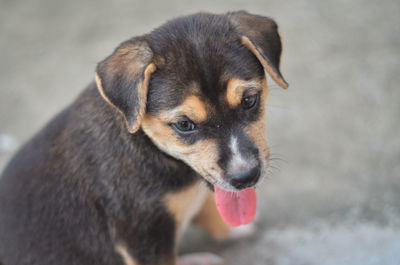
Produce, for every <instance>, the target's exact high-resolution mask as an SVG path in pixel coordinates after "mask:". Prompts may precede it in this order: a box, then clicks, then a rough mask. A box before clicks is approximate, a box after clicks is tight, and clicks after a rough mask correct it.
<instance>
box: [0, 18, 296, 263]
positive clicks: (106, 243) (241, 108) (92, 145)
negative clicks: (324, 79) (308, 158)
mask: <svg viewBox="0 0 400 265" xmlns="http://www.w3.org/2000/svg"><path fill="white" fill-rule="evenodd" d="M280 55H281V41H280V37H279V34H278V31H277V25H276V24H275V22H274V21H273V20H271V19H269V18H267V17H262V16H257V15H251V14H249V13H246V12H243V11H240V12H233V13H227V14H222V15H214V14H208V13H198V14H194V15H191V16H186V17H181V18H177V19H174V20H172V21H169V22H168V23H166V24H164V25H163V26H161V27H159V28H157V29H155V30H154V31H152V32H151V33H150V34H146V35H143V36H139V37H134V38H132V39H130V40H128V41H125V42H123V43H122V44H121V45H120V46H119V47H117V48H116V49H115V51H114V52H113V53H112V54H111V55H110V56H109V57H107V58H106V59H105V60H103V61H101V62H100V63H99V64H98V66H97V69H96V82H94V83H92V84H90V85H89V86H88V87H87V88H86V89H85V90H84V92H83V93H82V94H81V95H80V96H79V97H78V98H77V99H76V101H75V102H74V103H73V104H72V105H71V106H69V107H68V108H66V109H65V110H64V111H62V112H61V114H59V115H58V116H57V117H56V118H55V119H53V120H52V121H51V122H50V123H49V124H48V125H47V126H46V127H45V128H44V129H43V130H42V131H40V132H39V133H38V134H37V135H36V136H35V137H34V138H33V139H32V140H30V141H29V142H28V143H26V144H25V145H24V146H23V147H22V149H21V150H20V151H19V152H18V153H17V154H16V156H15V157H14V158H13V159H12V160H11V162H10V163H9V165H8V166H7V168H6V169H5V171H4V173H3V175H2V177H1V181H0V264H2V265H27V264H29V265H34V264H37V265H39V264H40V265H54V264H58V265H72V264H76V265H78V264H79V265H92V264H96V265H102V264H104V265H106V264H107V265H110V264H125V265H133V264H135V265H174V264H188V263H190V262H197V263H196V264H201V263H202V262H203V263H204V264H206V262H211V261H210V260H208V258H207V257H210V256H206V255H205V256H204V255H203V256H201V255H200V256H197V258H198V257H200V258H199V259H198V260H197V261H195V258H193V259H191V257H190V256H189V257H185V259H181V260H179V259H178V258H177V244H178V242H179V238H180V235H181V234H182V232H183V231H184V229H185V227H186V226H187V225H188V224H189V223H190V222H191V221H192V220H194V221H195V222H196V223H197V224H199V225H201V226H203V227H204V228H205V229H206V231H208V232H209V233H210V235H211V236H213V237H214V238H216V239H224V238H227V237H229V236H230V235H231V233H232V229H231V227H230V226H228V225H227V224H226V223H228V224H230V225H232V226H238V225H242V224H248V223H250V222H251V221H252V219H253V217H254V215H255V210H256V194H255V191H254V185H255V184H256V183H257V182H258V180H259V179H260V178H261V177H262V176H263V175H265V173H266V170H267V167H268V158H269V152H268V146H267V143H266V140H265V136H264V134H265V115H266V114H265V104H266V100H267V97H268V87H267V82H266V76H265V71H266V72H268V73H269V74H270V76H271V77H272V78H273V80H274V81H275V82H276V83H277V84H278V85H280V86H281V87H283V88H287V86H288V85H287V83H286V82H285V80H284V79H283V77H282V75H281V73H280V71H279V61H280ZM264 70H265V71H264ZM212 192H215V201H216V203H215V202H214V196H213V194H212ZM220 216H221V217H222V218H221V217H220ZM202 257H203V258H202Z"/></svg>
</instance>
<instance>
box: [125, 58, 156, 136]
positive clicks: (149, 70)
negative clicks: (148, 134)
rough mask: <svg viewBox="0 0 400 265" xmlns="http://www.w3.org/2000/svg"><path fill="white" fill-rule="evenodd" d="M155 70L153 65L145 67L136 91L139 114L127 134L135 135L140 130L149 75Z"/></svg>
mask: <svg viewBox="0 0 400 265" xmlns="http://www.w3.org/2000/svg"><path fill="white" fill-rule="evenodd" d="M155 70H156V66H155V65H154V64H152V63H151V64H149V65H148V66H147V67H146V70H145V71H144V79H143V81H142V82H140V84H139V86H138V88H137V90H138V97H139V101H140V110H139V114H138V116H137V118H136V122H135V124H134V125H133V126H130V128H129V127H128V128H129V132H130V133H135V132H136V131H137V130H139V128H140V124H141V123H142V119H143V116H144V112H145V110H146V102H147V91H148V88H149V81H150V75H151V74H152V73H154V71H155Z"/></svg>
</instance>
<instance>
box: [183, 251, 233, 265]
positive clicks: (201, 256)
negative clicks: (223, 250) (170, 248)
mask: <svg viewBox="0 0 400 265" xmlns="http://www.w3.org/2000/svg"><path fill="white" fill-rule="evenodd" d="M178 265H225V263H224V260H223V259H222V258H220V257H218V256H217V255H214V254H212V253H206V252H204V253H193V254H186V255H183V256H180V257H179V259H178Z"/></svg>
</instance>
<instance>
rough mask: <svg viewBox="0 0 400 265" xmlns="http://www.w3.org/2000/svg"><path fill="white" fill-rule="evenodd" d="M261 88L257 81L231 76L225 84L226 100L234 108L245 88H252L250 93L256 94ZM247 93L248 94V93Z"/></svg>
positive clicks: (240, 99)
mask: <svg viewBox="0 0 400 265" xmlns="http://www.w3.org/2000/svg"><path fill="white" fill-rule="evenodd" d="M261 88H262V86H261V84H260V82H259V81H256V80H252V81H246V80H242V79H237V78H233V79H231V80H229V81H228V84H227V86H226V97H225V98H226V101H227V102H228V104H229V106H230V107H232V108H235V107H236V106H238V105H239V104H240V103H241V101H242V98H243V93H244V92H245V91H246V90H249V89H250V90H252V93H250V94H256V93H257V92H258V91H259V90H260V89H261ZM250 94H249V95H250Z"/></svg>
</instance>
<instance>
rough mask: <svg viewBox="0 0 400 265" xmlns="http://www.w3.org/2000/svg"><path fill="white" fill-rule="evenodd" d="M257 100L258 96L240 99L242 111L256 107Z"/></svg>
mask: <svg viewBox="0 0 400 265" xmlns="http://www.w3.org/2000/svg"><path fill="white" fill-rule="evenodd" d="M257 98H258V94H257V95H252V96H247V97H244V98H242V103H241V104H242V107H243V108H244V109H251V108H252V107H254V105H256V103H257Z"/></svg>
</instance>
